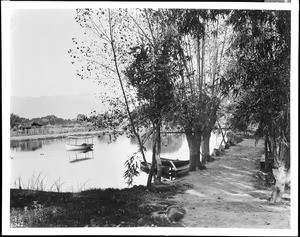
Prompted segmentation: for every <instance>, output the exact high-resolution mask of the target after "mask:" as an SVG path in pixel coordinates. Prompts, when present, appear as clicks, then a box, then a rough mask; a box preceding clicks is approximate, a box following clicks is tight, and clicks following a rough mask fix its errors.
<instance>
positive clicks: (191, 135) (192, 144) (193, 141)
mask: <svg viewBox="0 0 300 237" xmlns="http://www.w3.org/2000/svg"><path fill="white" fill-rule="evenodd" d="M185 135H186V139H187V142H188V146H189V152H190V167H189V171H196V169H197V167H198V169H200V170H202V169H204V168H205V166H204V165H203V164H202V163H201V161H200V145H201V135H202V134H201V133H195V132H192V131H188V132H185Z"/></svg>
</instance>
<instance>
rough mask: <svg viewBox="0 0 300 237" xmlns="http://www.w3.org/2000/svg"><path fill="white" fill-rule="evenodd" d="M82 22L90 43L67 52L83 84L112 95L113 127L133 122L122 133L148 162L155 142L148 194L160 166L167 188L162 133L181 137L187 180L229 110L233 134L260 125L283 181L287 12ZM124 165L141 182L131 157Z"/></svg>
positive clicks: (180, 13) (149, 13)
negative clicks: (174, 132) (183, 137)
mask: <svg viewBox="0 0 300 237" xmlns="http://www.w3.org/2000/svg"><path fill="white" fill-rule="evenodd" d="M76 21H77V22H78V23H79V25H80V26H82V28H83V29H84V35H85V36H84V37H83V38H82V39H80V40H79V39H75V38H73V41H74V44H75V48H74V49H70V50H69V52H68V53H69V54H70V57H71V58H72V63H73V64H74V63H75V65H78V66H79V67H78V66H77V74H78V76H80V77H81V78H82V79H83V78H86V79H94V80H96V81H97V82H98V83H99V84H101V85H103V86H104V87H105V89H106V92H104V93H103V94H102V95H101V96H102V100H104V101H107V102H108V103H110V105H111V106H110V111H108V112H107V113H108V114H109V115H110V116H109V118H110V119H113V120H114V121H116V123H117V124H118V121H121V122H122V121H124V119H127V121H129V126H128V124H126V123H125V124H123V125H124V129H125V130H126V131H127V132H129V133H130V134H131V135H132V136H135V137H136V138H137V140H138V144H139V150H138V153H139V154H141V156H142V157H143V159H144V160H145V155H144V149H145V147H144V143H145V141H146V140H147V139H149V138H152V144H153V145H152V154H153V157H152V167H151V172H150V173H149V178H148V182H147V186H148V187H150V186H151V182H152V175H154V172H153V171H154V168H155V166H156V167H157V170H158V172H157V175H156V176H155V175H154V176H155V177H154V178H155V182H156V183H160V182H161V167H162V165H161V161H160V152H161V128H162V127H164V129H168V128H174V127H176V128H179V129H181V130H183V131H184V133H185V135H186V138H187V142H188V146H189V150H190V154H189V158H190V171H195V170H196V169H197V168H198V169H203V168H205V163H206V162H208V161H210V151H209V140H210V134H211V132H212V130H213V129H214V128H215V126H216V124H218V126H220V127H221V126H222V123H221V122H220V121H221V117H226V116H228V114H226V109H224V108H225V107H230V108H231V110H232V111H233V116H230V117H231V120H230V126H231V127H232V128H244V129H245V128H247V126H248V125H253V124H255V125H257V127H258V130H257V135H259V136H260V137H264V138H265V139H266V141H270V143H271V149H270V151H268V152H267V153H266V154H269V153H270V154H272V156H273V157H274V158H275V160H276V161H278V162H277V166H278V169H279V170H280V172H281V174H282V175H281V176H278V177H285V174H286V171H287V170H288V169H289V164H290V162H289V146H290V141H289V98H290V97H289V79H290V78H289V65H290V64H289V56H290V51H289V50H290V12H286V11H257V10H255V11H238V10H234V11H229V10H200V9H77V17H76ZM224 111H225V112H224ZM223 125H224V124H223ZM141 131H142V132H141ZM266 144H268V142H266ZM201 149H202V150H201ZM138 153H136V154H138ZM201 153H202V159H201V158H200V157H201V156H200V154H201ZM127 166H128V169H129V170H133V172H132V173H133V174H136V169H135V168H136V167H137V163H136V160H135V159H134V158H131V159H130V162H128V163H127ZM129 173H130V172H129ZM127 175H128V172H127ZM277 181H278V182H276V188H274V192H273V194H272V196H273V197H274V198H273V199H272V201H277V200H280V198H281V195H282V192H283V191H284V187H283V185H282V184H283V183H284V180H283V179H281V181H280V180H277Z"/></svg>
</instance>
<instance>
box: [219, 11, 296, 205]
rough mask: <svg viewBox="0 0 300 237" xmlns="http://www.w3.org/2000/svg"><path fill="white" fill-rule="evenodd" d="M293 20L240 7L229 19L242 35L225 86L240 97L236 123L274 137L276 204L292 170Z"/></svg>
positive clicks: (273, 199)
mask: <svg viewBox="0 0 300 237" xmlns="http://www.w3.org/2000/svg"><path fill="white" fill-rule="evenodd" d="M290 21H291V16H290V12H288V11H259V10H255V11H238V10H236V11H233V12H232V13H231V16H230V18H229V20H228V24H232V25H233V26H234V31H235V32H236V38H235V39H234V41H233V43H232V50H231V51H230V52H229V53H230V55H231V58H232V61H231V63H230V65H231V66H230V67H229V68H228V72H227V74H226V76H225V77H224V78H223V80H222V89H223V91H224V92H225V93H228V92H229V91H230V90H231V91H232V93H233V95H234V96H235V97H236V98H238V99H237V103H238V106H237V108H236V112H235V115H236V116H235V117H236V121H241V123H246V124H251V123H252V124H253V123H255V124H257V127H258V129H257V131H256V134H257V136H258V137H265V139H266V141H267V140H268V139H270V141H271V153H272V157H273V158H274V162H275V166H276V167H278V175H277V176H276V177H275V178H276V185H275V186H274V188H273V192H272V194H271V202H278V201H280V200H281V197H282V194H283V192H284V187H285V179H286V176H287V172H288V170H289V168H290V161H289V159H290V87H289V84H290V83H289V81H290V29H291V28H290ZM267 143H268V142H266V144H267ZM266 157H267V154H266Z"/></svg>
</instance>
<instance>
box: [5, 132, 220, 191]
mask: <svg viewBox="0 0 300 237" xmlns="http://www.w3.org/2000/svg"><path fill="white" fill-rule="evenodd" d="M221 140H222V137H221V136H220V135H215V134H213V133H212V136H211V141H210V150H211V151H212V150H213V148H215V147H218V146H219V144H220V142H221ZM93 143H94V147H93V150H92V151H88V152H86V153H80V152H78V151H77V152H75V151H66V149H65V144H66V138H62V139H51V140H33V141H22V142H11V148H10V152H11V154H10V156H11V161H10V162H11V177H10V186H11V188H19V185H21V187H22V188H30V189H43V190H46V191H63V192H67V191H70V192H72V191H75V192H77V191H82V190H86V189H90V188H103V189H105V188H119V189H121V188H126V187H128V185H127V184H126V180H125V178H124V172H125V165H124V163H125V161H126V160H127V159H128V158H129V157H130V156H131V155H132V154H133V153H134V152H136V151H137V149H138V146H137V142H136V141H135V140H134V139H129V138H127V137H126V136H125V135H121V136H119V137H118V138H117V139H116V140H115V141H111V139H110V135H109V134H106V135H101V136H99V137H98V136H94V138H93ZM145 146H146V148H147V151H146V154H145V155H146V159H147V161H149V162H150V161H151V156H152V152H151V142H148V143H146V144H145ZM161 156H162V157H165V158H171V159H179V160H187V159H189V149H188V144H187V141H186V138H185V135H184V134H163V135H162V154H161ZM140 159H142V158H140ZM146 182H147V174H146V173H144V172H140V174H139V175H138V176H136V177H135V178H134V182H133V185H140V184H141V185H145V184H146Z"/></svg>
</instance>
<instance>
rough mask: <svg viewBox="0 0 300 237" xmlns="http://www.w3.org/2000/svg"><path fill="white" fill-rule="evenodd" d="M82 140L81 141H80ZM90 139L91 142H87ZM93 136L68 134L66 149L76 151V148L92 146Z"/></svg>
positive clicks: (90, 147) (81, 148) (86, 148)
mask: <svg viewBox="0 0 300 237" xmlns="http://www.w3.org/2000/svg"><path fill="white" fill-rule="evenodd" d="M82 141H84V142H83V143H81V142H82ZM90 141H92V143H89V142H90ZM93 145H94V144H93V137H92V136H82V137H81V136H68V137H67V144H66V150H67V151H76V150H88V149H92V148H93Z"/></svg>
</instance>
